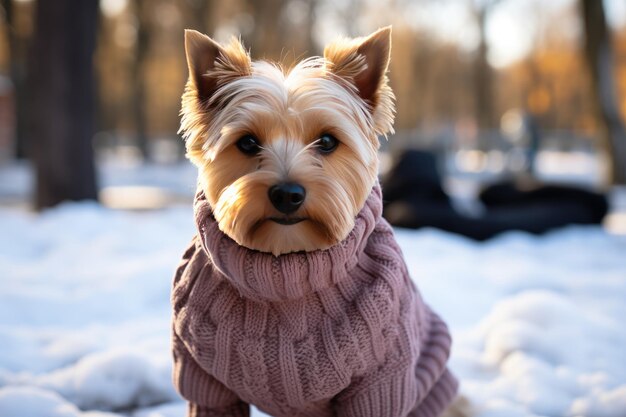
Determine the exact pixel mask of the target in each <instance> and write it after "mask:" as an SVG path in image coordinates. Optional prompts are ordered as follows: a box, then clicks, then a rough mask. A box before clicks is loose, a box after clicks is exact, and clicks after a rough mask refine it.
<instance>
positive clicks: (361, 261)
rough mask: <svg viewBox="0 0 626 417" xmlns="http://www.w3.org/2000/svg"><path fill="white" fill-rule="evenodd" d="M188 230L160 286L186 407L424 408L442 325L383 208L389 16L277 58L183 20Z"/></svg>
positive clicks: (451, 386) (207, 410)
mask: <svg viewBox="0 0 626 417" xmlns="http://www.w3.org/2000/svg"><path fill="white" fill-rule="evenodd" d="M185 50H186V56H187V64H188V67H189V80H188V82H187V85H186V88H185V92H184V94H183V97H182V110H181V116H182V117H181V127H180V133H182V135H183V137H184V139H185V141H186V149H187V156H188V158H189V159H190V160H191V161H192V162H193V163H194V164H195V165H196V166H197V167H198V171H199V173H198V192H197V194H196V199H195V202H194V215H195V220H196V225H197V231H198V233H197V235H196V236H195V237H194V239H193V240H192V242H191V244H190V246H189V247H188V249H187V250H186V252H185V254H184V255H183V259H182V261H181V264H180V266H179V267H178V269H177V271H176V274H175V277H174V285H173V291H172V305H173V309H174V315H173V317H174V318H173V335H172V340H173V341H172V346H173V357H174V371H173V378H174V384H175V386H176V388H177V389H178V391H179V392H180V393H181V395H182V396H183V397H184V398H185V399H186V400H187V401H188V403H189V408H188V415H189V416H190V417H200V416H224V417H226V416H229V417H239V416H248V415H249V404H253V405H255V406H256V407H257V408H259V409H260V410H263V411H265V412H267V413H268V414H270V415H272V416H275V417H283V416H285V417H286V416H289V417H294V416H315V417H331V416H337V417H344V416H345V417H404V416H412V417H417V416H420V417H421V416H423V417H429V416H432V417H434V416H437V415H439V414H440V413H441V412H442V411H443V410H444V409H445V408H446V407H447V406H448V405H449V404H450V403H451V402H452V400H453V399H454V397H455V394H456V390H457V382H456V379H455V378H454V376H452V374H451V373H450V372H449V370H448V369H447V367H446V362H447V359H448V355H449V351H450V344H451V340H450V336H449V332H448V329H447V327H446V325H445V323H444V322H443V321H442V320H441V319H440V318H439V317H438V316H437V314H435V313H434V312H433V311H432V310H431V309H430V308H429V307H428V306H427V305H426V304H425V303H424V302H423V300H422V299H421V296H420V294H419V292H418V291H417V289H416V288H415V287H414V284H413V283H412V281H411V280H410V278H409V275H408V272H407V268H406V265H405V263H404V260H403V258H402V253H401V250H400V248H399V246H398V245H397V243H396V242H395V239H394V237H393V230H392V229H391V227H390V226H389V224H388V223H387V222H386V221H385V220H384V219H383V218H382V216H381V214H382V194H381V190H380V186H379V184H378V180H377V174H378V158H377V151H378V148H379V136H386V135H388V134H389V133H391V132H393V120H394V112H395V110H394V95H393V92H392V90H391V88H390V87H389V82H388V78H387V75H386V74H387V70H388V66H389V61H390V56H391V28H390V27H386V28H383V29H380V30H378V31H376V32H374V33H372V34H371V35H369V36H367V37H363V38H356V39H339V40H337V41H335V42H333V43H331V44H329V45H327V46H326V48H325V50H324V55H323V57H317V58H310V59H306V60H304V61H302V62H300V63H298V64H297V65H295V66H294V67H293V68H291V69H283V68H281V66H280V65H278V64H274V63H269V62H263V61H260V62H252V61H251V59H250V56H249V54H248V52H247V51H246V50H245V49H244V47H243V46H242V44H241V42H239V41H238V40H236V39H233V40H231V42H230V43H229V44H227V45H221V44H219V43H217V42H215V41H213V40H212V39H211V38H209V37H208V36H206V35H203V34H201V33H199V32H196V31H192V30H187V31H185Z"/></svg>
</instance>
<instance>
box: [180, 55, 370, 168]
mask: <svg viewBox="0 0 626 417" xmlns="http://www.w3.org/2000/svg"><path fill="white" fill-rule="evenodd" d="M324 63H325V61H324V60H323V59H321V58H317V59H309V60H307V61H303V62H301V63H300V64H299V65H297V66H296V67H295V68H294V69H293V70H291V71H290V72H288V73H287V74H284V73H283V71H282V70H281V69H280V68H278V67H277V66H275V65H272V64H269V63H266V62H257V63H254V64H253V65H252V75H251V76H249V77H242V78H239V79H236V80H234V81H232V82H230V83H227V84H224V85H223V86H222V87H221V88H219V89H218V90H217V91H216V93H215V94H214V95H213V96H212V97H211V99H210V101H209V107H210V108H214V109H217V110H215V111H213V112H212V114H210V115H208V118H210V119H211V121H210V123H209V124H207V125H205V126H204V127H203V134H202V135H200V136H199V137H196V138H194V137H193V136H192V135H190V134H189V133H191V132H189V131H188V130H187V129H185V133H186V135H187V137H186V139H187V140H188V141H191V142H190V143H188V145H191V148H190V150H192V149H193V150H194V151H195V152H199V153H200V154H201V157H202V158H203V159H204V160H205V161H210V160H212V159H213V158H214V157H215V156H216V155H217V154H218V153H219V152H220V151H221V150H222V149H224V148H225V147H227V146H229V145H230V144H232V143H233V142H234V141H236V140H237V139H239V137H241V136H242V135H244V134H249V133H252V134H254V135H256V136H258V137H259V139H260V140H261V142H262V143H264V142H265V141H268V140H271V139H288V140H289V139H293V140H298V141H300V142H303V146H305V145H306V144H308V143H310V142H312V141H314V140H316V139H318V138H319V135H321V134H322V133H326V132H327V133H332V134H333V135H335V136H337V137H338V138H339V139H340V141H341V142H342V143H345V144H346V145H347V146H349V147H350V148H352V149H353V150H354V151H355V152H357V153H358V154H359V156H360V158H361V159H362V160H365V161H367V162H370V161H369V159H371V158H372V157H373V154H374V153H375V151H376V149H377V148H378V139H377V137H376V135H375V134H374V127H373V119H372V116H371V113H370V111H369V109H368V106H367V104H366V103H365V102H364V101H363V100H360V99H358V98H357V97H356V95H355V93H354V91H352V89H353V88H352V87H351V86H350V85H344V84H345V83H344V82H342V81H341V80H338V79H336V77H334V76H328V74H327V72H326V70H325V67H324ZM183 129H184V127H183ZM196 140H199V143H197V144H194V143H193V142H195V141H196ZM198 147H200V149H198ZM196 156H200V155H198V154H196Z"/></svg>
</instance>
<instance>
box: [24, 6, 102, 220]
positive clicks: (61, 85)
mask: <svg viewBox="0 0 626 417" xmlns="http://www.w3.org/2000/svg"><path fill="white" fill-rule="evenodd" d="M97 20H98V0H55V1H46V0H40V1H38V2H37V6H36V25H37V26H36V27H37V29H36V34H35V39H34V45H33V55H32V61H31V65H32V66H31V68H30V69H31V71H30V74H32V77H33V78H32V82H33V94H32V98H33V100H32V107H33V108H32V111H33V137H32V138H31V139H32V144H33V156H34V162H35V167H36V171H37V174H36V178H37V188H36V196H35V205H36V207H37V208H38V209H41V208H45V207H50V206H54V205H56V204H58V203H60V202H62V201H64V200H84V199H93V200H95V199H96V198H97V189H96V179H95V168H94V154H93V148H92V137H93V134H94V92H95V88H94V74H93V62H92V59H93V53H94V49H95V43H96V26H97Z"/></svg>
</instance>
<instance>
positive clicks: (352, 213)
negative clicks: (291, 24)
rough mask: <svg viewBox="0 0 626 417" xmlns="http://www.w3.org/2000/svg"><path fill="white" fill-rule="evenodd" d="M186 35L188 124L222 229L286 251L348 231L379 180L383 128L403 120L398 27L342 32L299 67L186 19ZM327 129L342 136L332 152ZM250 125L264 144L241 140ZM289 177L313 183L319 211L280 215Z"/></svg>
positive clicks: (310, 194)
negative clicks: (278, 204)
mask: <svg viewBox="0 0 626 417" xmlns="http://www.w3.org/2000/svg"><path fill="white" fill-rule="evenodd" d="M185 41H186V50H187V60H188V64H189V69H190V78H189V81H188V83H187V86H186V89H185V93H184V95H183V99H182V110H181V115H182V120H181V128H180V131H181V132H182V134H183V136H184V138H185V140H186V147H187V156H188V157H189V159H190V160H191V161H192V162H193V163H194V164H195V165H197V166H198V168H199V184H200V186H201V187H202V189H203V190H204V191H205V193H206V196H207V200H208V202H209V204H210V205H211V207H212V208H213V214H214V216H215V218H216V220H217V221H218V224H219V227H220V229H221V230H222V231H223V232H224V233H226V234H227V235H228V236H230V237H231V238H232V239H234V240H235V241H236V242H237V243H239V244H240V245H243V246H246V247H248V248H251V249H257V250H260V251H264V252H271V253H273V254H275V255H279V254H283V253H288V252H294V251H301V250H305V251H312V250H316V249H325V248H328V247H329V246H331V245H334V244H336V243H338V242H339V241H341V240H343V239H344V238H345V237H346V236H347V235H348V233H349V232H350V230H351V229H352V228H353V226H354V219H355V217H356V215H357V213H358V212H359V210H360V209H361V208H362V207H363V204H364V203H365V199H366V198H367V196H368V194H369V192H370V191H371V188H372V186H373V184H374V183H375V181H376V175H377V172H378V159H377V154H376V153H377V150H378V147H379V142H378V137H377V135H386V134H388V133H389V132H391V130H392V124H393V117H394V108H393V100H394V97H393V93H392V92H391V89H390V88H389V86H388V84H387V77H386V75H385V72H386V71H387V67H388V61H389V51H390V28H385V29H382V30H379V31H378V32H375V33H374V34H373V35H371V36H370V37H367V38H360V39H355V40H342V41H337V42H335V43H333V44H332V45H329V46H328V47H327V48H326V51H325V57H324V58H311V59H308V60H305V61H303V62H301V63H300V64H298V65H297V66H295V67H294V68H293V69H291V70H288V71H285V70H283V69H281V68H280V66H278V65H275V64H271V63H267V62H254V63H252V62H250V58H249V56H248V54H247V53H246V52H245V49H244V48H243V47H242V46H241V44H240V43H239V42H238V41H237V40H233V41H232V42H231V43H230V44H229V45H227V46H222V45H219V44H217V43H215V42H214V41H212V40H211V39H210V38H208V37H206V36H204V35H202V34H199V33H198V32H194V31H186V34H185ZM207 56H209V58H211V57H214V58H211V59H213V60H214V61H213V62H209V61H210V60H211V59H208V60H207V59H206V57H207ZM372 66H375V67H376V68H378V69H377V70H371V68H372ZM368 68H369V69H370V70H371V71H370V70H368ZM365 93H367V94H366V95H364V94H365ZM323 133H329V134H332V135H333V136H335V137H336V138H337V139H338V140H339V142H340V144H339V146H338V147H337V149H336V150H335V151H334V152H333V153H331V154H328V155H324V154H321V153H320V152H319V151H318V150H317V148H316V141H317V140H318V139H319V137H320V136H321V135H322V134H323ZM248 134H251V135H254V136H255V137H256V138H258V139H259V141H260V142H261V146H262V150H261V152H260V153H259V154H258V155H257V156H253V157H250V156H247V155H244V154H243V153H241V152H240V151H239V150H238V148H237V147H236V142H237V141H238V140H239V139H240V138H241V137H242V136H244V135H248ZM284 181H290V182H297V183H299V184H301V185H302V186H303V187H304V188H305V189H306V199H305V201H304V204H303V205H302V206H301V207H300V208H299V209H298V211H297V215H298V217H304V218H306V219H307V220H305V221H303V222H300V223H297V224H294V225H281V224H278V223H275V222H273V221H271V220H269V218H270V217H275V216H277V215H279V214H280V213H279V212H278V211H277V210H276V209H275V208H274V207H273V206H272V204H271V202H270V200H269V198H268V189H269V188H270V187H271V186H272V185H275V184H277V183H279V182H284Z"/></svg>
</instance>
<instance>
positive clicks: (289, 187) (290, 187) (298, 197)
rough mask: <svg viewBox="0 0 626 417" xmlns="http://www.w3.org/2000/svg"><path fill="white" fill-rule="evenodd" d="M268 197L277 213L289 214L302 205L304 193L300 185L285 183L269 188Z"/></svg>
mask: <svg viewBox="0 0 626 417" xmlns="http://www.w3.org/2000/svg"><path fill="white" fill-rule="evenodd" d="M268 195H269V197H270V201H271V202H272V204H273V205H274V207H276V209H277V210H278V211H280V212H281V213H285V214H290V213H293V212H294V211H296V210H298V207H300V206H301V205H302V203H304V197H305V196H306V191H305V189H304V187H303V186H301V185H300V184H294V183H292V182H285V183H282V184H276V185H273V186H271V187H270V189H269V191H268Z"/></svg>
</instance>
